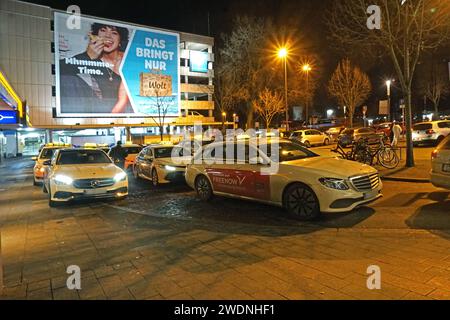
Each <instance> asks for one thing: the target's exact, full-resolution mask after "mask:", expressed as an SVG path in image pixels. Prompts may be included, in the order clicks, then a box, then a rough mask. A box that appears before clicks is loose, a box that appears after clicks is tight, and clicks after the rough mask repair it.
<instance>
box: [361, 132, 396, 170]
mask: <svg viewBox="0 0 450 320" xmlns="http://www.w3.org/2000/svg"><path fill="white" fill-rule="evenodd" d="M358 142H359V144H360V148H361V149H362V150H365V151H364V152H362V153H361V159H360V160H361V161H360V162H363V163H366V164H368V165H373V164H374V160H375V159H376V160H377V162H376V163H379V164H380V165H381V166H383V167H385V168H386V169H395V168H397V166H398V165H399V163H400V158H399V156H398V155H397V153H396V152H395V150H394V149H393V148H392V146H391V145H390V144H387V143H386V142H385V137H380V139H379V142H378V144H377V145H376V146H375V147H374V148H371V146H370V145H369V143H368V138H362V139H360V141H358Z"/></svg>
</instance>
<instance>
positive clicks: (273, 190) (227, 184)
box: [186, 139, 382, 220]
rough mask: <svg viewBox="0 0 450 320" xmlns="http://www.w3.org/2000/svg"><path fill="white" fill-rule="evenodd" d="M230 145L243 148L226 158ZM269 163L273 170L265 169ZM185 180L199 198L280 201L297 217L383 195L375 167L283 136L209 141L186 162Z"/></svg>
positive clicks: (337, 209) (277, 203)
mask: <svg viewBox="0 0 450 320" xmlns="http://www.w3.org/2000/svg"><path fill="white" fill-rule="evenodd" d="M274 143H275V146H274ZM230 147H231V148H233V149H234V150H242V152H241V155H242V157H239V156H238V157H236V156H235V154H236V152H233V153H232V154H233V157H232V158H231V159H230V158H228V157H229V154H230V152H228V148H230ZM275 148H276V149H275ZM274 149H275V150H277V151H278V152H277V156H275V155H274V154H273V152H274V151H273V150H274ZM237 154H239V152H237ZM253 155H254V156H253ZM229 160H231V161H229ZM272 166H273V167H274V168H277V169H276V173H274V174H265V172H264V170H267V171H268V172H269V170H270V168H271V167H272ZM186 182H187V184H188V185H189V186H190V187H191V188H193V189H194V190H195V191H196V192H197V195H198V197H199V198H200V199H201V200H204V201H208V200H209V199H211V198H212V197H213V196H214V195H217V196H225V197H231V198H238V199H246V200H253V201H259V202H263V203H267V204H271V205H275V206H280V207H284V208H285V209H286V210H287V211H288V212H289V213H290V214H291V215H292V216H294V217H295V218H297V219H300V220H312V219H315V218H318V217H319V216H320V213H321V212H334V213H338V212H348V211H351V210H353V209H354V208H356V207H358V206H361V205H363V204H366V203H369V202H372V201H375V200H376V199H378V198H380V197H381V196H382V194H381V190H382V183H381V180H380V177H379V174H378V171H377V170H376V169H374V168H372V167H370V166H367V165H364V164H361V163H358V162H354V161H347V160H342V159H337V158H325V157H320V156H318V155H317V154H315V153H314V152H312V151H310V150H308V149H306V148H303V147H301V146H299V145H298V144H296V143H294V142H293V141H290V140H286V139H266V140H264V139H262V140H260V141H259V143H258V144H252V143H249V141H245V140H242V141H234V143H232V144H231V143H223V142H217V143H213V144H210V145H208V146H207V147H206V148H205V149H204V150H203V151H202V152H199V153H197V154H196V155H195V156H194V159H193V161H192V162H191V163H190V164H188V166H187V168H186Z"/></svg>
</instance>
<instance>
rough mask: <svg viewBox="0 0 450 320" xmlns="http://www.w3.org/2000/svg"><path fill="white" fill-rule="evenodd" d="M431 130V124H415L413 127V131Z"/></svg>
mask: <svg viewBox="0 0 450 320" xmlns="http://www.w3.org/2000/svg"><path fill="white" fill-rule="evenodd" d="M431 128H433V125H432V124H431V123H421V124H416V125H415V126H414V127H413V130H414V131H426V130H430V129H431Z"/></svg>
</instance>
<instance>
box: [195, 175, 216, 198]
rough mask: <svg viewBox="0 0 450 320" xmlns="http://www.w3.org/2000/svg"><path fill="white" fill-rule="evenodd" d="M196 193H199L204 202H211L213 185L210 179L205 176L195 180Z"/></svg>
mask: <svg viewBox="0 0 450 320" xmlns="http://www.w3.org/2000/svg"><path fill="white" fill-rule="evenodd" d="M195 191H197V196H198V197H199V198H200V200H202V201H209V200H211V198H212V196H213V191H212V187H211V183H209V180H208V178H207V177H205V176H203V175H202V176H199V177H198V178H197V179H195Z"/></svg>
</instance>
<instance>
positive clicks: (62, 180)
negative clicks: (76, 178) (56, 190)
mask: <svg viewBox="0 0 450 320" xmlns="http://www.w3.org/2000/svg"><path fill="white" fill-rule="evenodd" d="M54 181H55V183H56V184H57V185H62V186H70V185H72V183H73V179H72V178H71V177H68V176H64V175H62V174H58V175H56V176H55V178H54Z"/></svg>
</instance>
